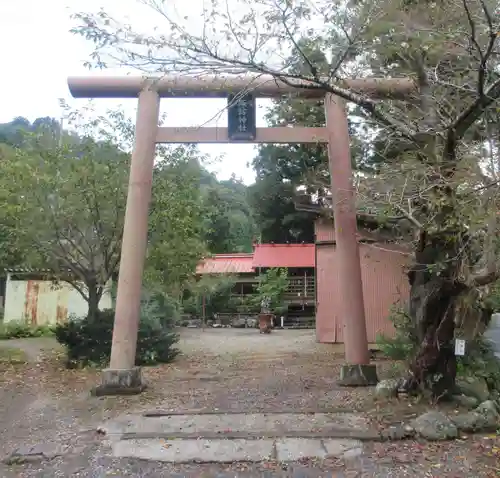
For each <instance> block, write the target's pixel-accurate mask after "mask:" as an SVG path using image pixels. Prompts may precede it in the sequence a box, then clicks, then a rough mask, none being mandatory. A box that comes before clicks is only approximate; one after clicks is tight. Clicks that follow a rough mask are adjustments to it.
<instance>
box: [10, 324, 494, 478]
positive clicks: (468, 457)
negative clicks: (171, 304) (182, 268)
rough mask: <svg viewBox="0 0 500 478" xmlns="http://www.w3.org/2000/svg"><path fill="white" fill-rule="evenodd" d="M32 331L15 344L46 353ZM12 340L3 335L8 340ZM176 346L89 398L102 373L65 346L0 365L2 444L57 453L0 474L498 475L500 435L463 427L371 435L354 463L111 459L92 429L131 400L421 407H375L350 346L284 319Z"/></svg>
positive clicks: (141, 405)
mask: <svg viewBox="0 0 500 478" xmlns="http://www.w3.org/2000/svg"><path fill="white" fill-rule="evenodd" d="M32 340H33V339H27V340H26V341H25V342H26V343H24V341H17V342H18V343H17V344H16V345H17V346H18V347H19V348H22V349H23V350H25V349H26V348H30V347H31V349H30V350H32V351H36V349H37V347H38V350H40V353H42V354H43V353H46V352H43V351H44V350H47V346H48V343H50V341H49V342H47V340H45V339H44V341H43V343H44V345H43V347H42V348H40V345H34V344H35V342H32ZM35 340H40V339H35ZM11 343H12V342H11ZM52 343H53V342H52ZM4 344H5V342H0V347H3V346H4ZM9 346H11V345H9ZM180 348H181V350H182V352H183V356H182V357H180V358H179V360H177V361H176V362H175V363H174V364H170V365H166V366H160V367H152V368H148V369H146V370H145V375H146V378H147V379H148V381H149V383H150V384H151V386H150V388H149V389H148V390H147V391H146V392H145V393H143V394H141V395H139V396H134V397H114V398H111V397H106V398H95V397H89V394H88V391H89V389H90V388H91V387H92V386H93V385H95V384H96V383H98V381H99V373H98V371H95V370H65V369H64V368H63V367H62V366H61V363H62V362H61V358H60V357H58V356H57V354H52V355H50V356H48V357H47V358H46V359H45V360H43V361H38V362H33V363H30V364H25V365H22V364H18V365H12V366H8V365H3V364H0V403H1V404H2V405H1V409H0V410H1V411H0V433H1V434H2V435H1V436H2V446H1V449H0V450H1V455H8V454H10V453H11V452H12V451H14V450H15V449H17V448H18V447H21V446H27V445H39V444H42V443H43V444H45V445H46V446H47V447H49V448H52V449H53V450H56V449H57V450H58V453H61V456H59V457H55V458H53V459H51V460H46V461H44V462H41V463H32V464H24V465H16V466H6V465H2V464H0V476H1V477H2V478H4V477H5V478H10V477H59V476H61V477H69V476H80V477H89V478H90V477H105V476H123V477H128V476H137V477H142V476H144V477H159V476H177V477H181V476H192V477H195V476H196V477H200V476H206V477H212V476H213V477H216V476H218V477H220V478H223V477H224V478H225V477H230V476H231V477H234V476H236V475H237V476H249V477H250V476H253V477H255V476H268V477H269V478H271V477H275V476H290V477H299V476H301V477H304V478H307V477H319V476H338V477H341V476H342V477H362V476H363V477H400V476H401V477H404V476H410V475H413V476H414V477H428V476H430V477H433V476H436V477H438V476H450V477H470V476H474V477H488V476H491V477H493V476H500V471H499V470H495V469H494V468H492V467H494V466H497V467H498V465H495V462H497V463H498V462H500V461H499V460H498V455H497V453H498V450H499V449H500V441H499V439H498V437H490V438H487V439H484V438H472V437H467V438H464V440H463V441H458V442H453V443H446V444H442V445H431V444H419V443H417V442H404V443H395V444H371V445H369V446H367V448H366V450H365V454H364V455H363V456H362V457H361V459H357V460H356V461H353V462H348V463H342V462H339V461H325V462H321V463H316V462H304V463H295V464H281V463H272V462H269V463H263V464H253V465H250V464H245V463H233V464H230V465H220V466H216V465H203V466H200V465H194V464H193V465H185V466H182V467H181V466H173V465H168V464H158V463H154V462H144V461H131V460H117V459H113V458H111V457H110V456H109V447H108V445H107V444H106V442H105V441H103V439H102V437H100V436H99V435H97V434H96V432H95V429H96V427H97V425H98V424H100V423H101V422H102V421H103V420H104V419H106V418H111V417H114V416H117V415H118V414H121V413H123V412H125V411H127V412H135V411H144V410H151V409H157V408H161V409H163V410H172V411H176V412H200V411H215V410H218V411H220V412H224V411H239V412H246V413H248V412H259V411H277V410H279V411H283V410H289V411H297V412H298V411H307V410H318V411H319V410H332V409H339V408H340V409H346V410H351V409H356V408H362V409H365V410H366V409H369V410H370V413H371V414H372V415H373V417H381V416H383V417H385V418H386V419H387V420H389V421H390V420H391V416H390V413H389V412H392V413H395V412H394V411H395V410H396V409H398V407H399V409H402V408H405V407H406V408H405V410H403V411H404V412H405V413H407V414H408V415H409V416H411V415H412V414H414V413H415V411H416V410H415V406H411V404H408V405H407V404H403V405H402V404H389V405H387V406H386V407H385V408H384V407H381V406H378V405H376V404H374V403H373V399H372V397H371V390H366V389H362V390H346V389H340V388H338V387H337V385H336V383H335V380H336V378H337V377H338V369H339V367H340V365H341V363H342V357H341V355H339V354H338V352H339V350H338V348H337V347H329V346H326V345H321V344H316V343H315V341H314V331H280V330H277V331H274V332H273V333H272V334H270V335H262V334H259V333H258V332H257V331H255V330H235V329H222V330H210V329H208V330H206V331H205V332H202V331H201V330H196V329H195V330H193V329H187V330H183V331H182V340H181V342H180ZM33 356H34V354H32V355H30V357H33ZM38 356H39V354H38V355H37V357H38ZM379 365H380V369H381V370H382V374H383V373H384V372H383V371H384V370H388V369H389V368H390V364H388V363H385V362H379ZM400 411H401V410H400ZM440 464H441V465H440ZM438 465H440V466H438ZM264 472H265V473H266V474H267V475H266V474H264V475H263V473H264ZM325 472H328V473H325ZM336 473H337V474H336Z"/></svg>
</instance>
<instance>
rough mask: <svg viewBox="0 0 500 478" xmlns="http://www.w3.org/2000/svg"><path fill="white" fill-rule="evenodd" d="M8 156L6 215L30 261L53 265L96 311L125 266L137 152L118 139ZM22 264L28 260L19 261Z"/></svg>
mask: <svg viewBox="0 0 500 478" xmlns="http://www.w3.org/2000/svg"><path fill="white" fill-rule="evenodd" d="M9 159H10V160H6V161H3V162H2V164H1V165H0V167H1V179H0V181H1V190H2V195H3V198H2V199H3V204H4V208H3V210H2V216H3V218H2V219H3V220H6V221H7V223H8V224H9V226H11V227H12V229H11V232H12V233H13V234H15V237H16V240H17V242H18V244H20V245H21V248H22V250H23V251H30V253H28V254H26V255H25V257H24V261H23V262H24V264H23V265H26V266H32V267H35V268H49V269H51V270H52V271H54V273H56V274H57V275H58V276H59V277H60V278H61V279H62V280H65V281H67V282H69V283H71V285H72V286H73V287H74V288H75V289H76V290H78V292H80V294H81V295H82V296H83V297H84V299H85V300H86V301H87V303H88V307H89V316H90V317H94V316H95V314H96V312H97V310H98V305H99V301H100V299H101V297H102V295H103V293H104V291H105V287H106V286H107V285H109V281H110V279H111V278H112V275H113V274H114V273H115V272H116V271H117V267H118V263H119V259H120V245H121V236H122V229H123V216H124V213H125V201H124V199H125V195H126V184H127V168H128V161H129V156H128V155H127V154H125V153H123V152H121V151H120V150H119V149H117V148H116V147H115V146H114V145H112V144H106V143H96V142H94V141H92V140H90V139H87V140H84V141H82V143H81V144H79V145H78V146H77V147H76V148H74V147H72V146H62V147H58V146H53V147H52V148H50V149H46V148H39V147H38V145H37V144H36V138H33V141H32V143H31V145H30V147H27V146H26V147H24V148H23V149H18V150H17V151H16V154H15V155H13V156H11V157H10V158H9ZM17 265H20V264H17Z"/></svg>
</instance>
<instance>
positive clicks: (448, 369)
mask: <svg viewBox="0 0 500 478" xmlns="http://www.w3.org/2000/svg"><path fill="white" fill-rule="evenodd" d="M458 243H459V241H458V237H457V236H452V237H449V236H448V235H433V236H430V235H428V234H426V233H422V235H421V238H420V246H419V248H418V249H417V252H416V263H415V265H414V267H413V268H412V269H411V271H410V273H409V279H410V285H411V290H410V310H409V312H410V316H411V317H412V319H413V320H414V323H415V326H416V331H417V337H418V340H419V341H420V346H419V347H418V349H417V352H416V354H415V356H414V357H413V359H412V362H411V364H410V378H409V379H408V380H407V382H406V388H407V389H409V390H416V389H420V390H423V389H425V390H430V391H431V392H432V395H433V396H434V397H435V398H436V399H442V398H446V397H447V396H449V394H451V393H452V392H453V389H454V386H455V378H456V357H455V350H454V348H455V347H454V332H455V310H456V304H457V299H458V297H459V295H460V294H461V293H462V292H463V290H464V288H463V286H462V285H461V284H460V282H459V281H458V271H459V268H460V256H461V254H460V252H459V250H458V248H457V245H458Z"/></svg>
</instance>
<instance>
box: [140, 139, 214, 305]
mask: <svg viewBox="0 0 500 478" xmlns="http://www.w3.org/2000/svg"><path fill="white" fill-rule="evenodd" d="M160 154H161V156H162V158H163V159H162V160H161V161H159V162H158V164H157V165H156V166H155V170H154V174H153V198H152V202H151V211H150V216H149V217H150V220H149V245H148V253H147V263H146V281H147V283H148V285H149V286H150V287H155V288H162V290H164V291H168V292H169V293H170V295H172V296H176V297H180V294H181V291H182V289H183V287H184V284H186V283H187V282H188V281H189V280H190V279H191V278H192V277H193V275H194V272H195V270H196V265H197V264H198V262H199V260H200V259H201V257H202V256H203V254H204V253H205V251H206V249H205V245H204V243H203V237H202V235H203V229H202V220H203V202H202V197H201V193H200V188H199V182H200V171H201V169H200V162H199V161H200V159H199V155H198V152H197V150H196V149H194V148H192V147H186V146H178V147H175V148H171V149H163V150H162V151H161V153H160Z"/></svg>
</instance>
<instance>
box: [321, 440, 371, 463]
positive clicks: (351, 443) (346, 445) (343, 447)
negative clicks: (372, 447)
mask: <svg viewBox="0 0 500 478" xmlns="http://www.w3.org/2000/svg"><path fill="white" fill-rule="evenodd" d="M323 445H324V447H325V449H326V452H327V454H328V456H340V457H344V458H354V457H356V456H359V455H361V453H363V444H362V443H361V442H360V441H359V440H347V439H345V440H344V439H341V440H333V439H332V440H323Z"/></svg>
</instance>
